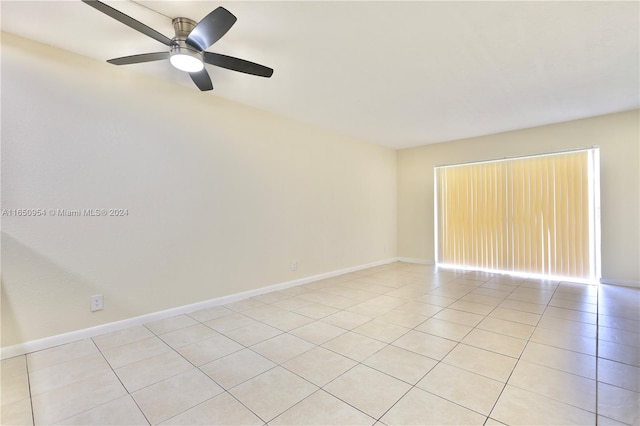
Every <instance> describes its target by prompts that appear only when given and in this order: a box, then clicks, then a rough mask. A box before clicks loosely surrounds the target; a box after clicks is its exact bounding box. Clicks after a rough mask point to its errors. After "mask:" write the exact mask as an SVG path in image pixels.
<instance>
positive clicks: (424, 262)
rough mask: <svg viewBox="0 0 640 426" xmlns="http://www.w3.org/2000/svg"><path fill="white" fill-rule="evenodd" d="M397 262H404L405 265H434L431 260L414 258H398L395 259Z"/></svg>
mask: <svg viewBox="0 0 640 426" xmlns="http://www.w3.org/2000/svg"><path fill="white" fill-rule="evenodd" d="M397 260H398V262H405V263H417V264H420V265H435V264H436V262H434V261H433V260H425V259H417V258H414V257H398V258H397Z"/></svg>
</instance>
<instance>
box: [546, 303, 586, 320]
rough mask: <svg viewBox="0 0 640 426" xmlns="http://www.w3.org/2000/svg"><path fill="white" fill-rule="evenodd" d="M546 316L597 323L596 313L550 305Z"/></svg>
mask: <svg viewBox="0 0 640 426" xmlns="http://www.w3.org/2000/svg"><path fill="white" fill-rule="evenodd" d="M544 316H550V317H554V318H562V319H565V320H571V321H579V322H586V323H587V324H595V323H596V314H592V313H588V312H580V311H574V310H571V309H564V308H558V307H555V306H548V307H547V309H545V311H544Z"/></svg>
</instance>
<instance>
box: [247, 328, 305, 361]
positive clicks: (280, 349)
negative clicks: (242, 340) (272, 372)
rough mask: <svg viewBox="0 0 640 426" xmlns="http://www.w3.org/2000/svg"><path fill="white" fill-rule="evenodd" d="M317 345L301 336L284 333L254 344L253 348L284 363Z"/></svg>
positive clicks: (271, 358) (269, 357)
mask: <svg viewBox="0 0 640 426" xmlns="http://www.w3.org/2000/svg"><path fill="white" fill-rule="evenodd" d="M315 346H316V345H314V344H313V343H309V342H307V341H306V340H302V339H300V338H299V337H296V336H292V335H291V334H287V333H284V334H280V335H279V336H276V337H274V338H271V339H269V340H265V341H264V342H261V343H258V344H257V345H253V346H252V347H251V349H252V350H253V351H255V352H257V353H259V354H260V355H262V356H264V357H265V358H267V359H269V360H271V361H273V362H275V363H276V364H282V363H283V362H285V361H288V360H290V359H291V358H294V357H296V356H298V355H300V354H301V353H304V352H306V351H308V350H309V349H312V348H314V347H315Z"/></svg>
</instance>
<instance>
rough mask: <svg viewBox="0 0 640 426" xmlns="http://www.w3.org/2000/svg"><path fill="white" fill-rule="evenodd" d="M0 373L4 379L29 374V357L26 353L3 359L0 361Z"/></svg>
mask: <svg viewBox="0 0 640 426" xmlns="http://www.w3.org/2000/svg"><path fill="white" fill-rule="evenodd" d="M0 374H2V378H3V379H8V378H9V377H13V376H21V375H23V374H27V357H26V356H25V355H20V356H14V357H12V358H7V359H3V360H2V361H1V362H0Z"/></svg>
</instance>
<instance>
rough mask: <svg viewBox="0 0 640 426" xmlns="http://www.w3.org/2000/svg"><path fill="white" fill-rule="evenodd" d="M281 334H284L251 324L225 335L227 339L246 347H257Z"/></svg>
mask: <svg viewBox="0 0 640 426" xmlns="http://www.w3.org/2000/svg"><path fill="white" fill-rule="evenodd" d="M279 334H282V331H281V330H278V329H277V328H273V327H271V326H268V325H266V324H261V323H256V324H250V325H248V326H246V327H240V328H236V329H235V330H231V331H227V332H226V333H225V335H226V336H227V337H229V338H230V339H233V340H235V341H236V342H238V343H241V344H243V345H244V346H251V345H255V344H256V343H260V342H262V341H265V340H267V339H270V338H272V337H275V336H277V335H279Z"/></svg>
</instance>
